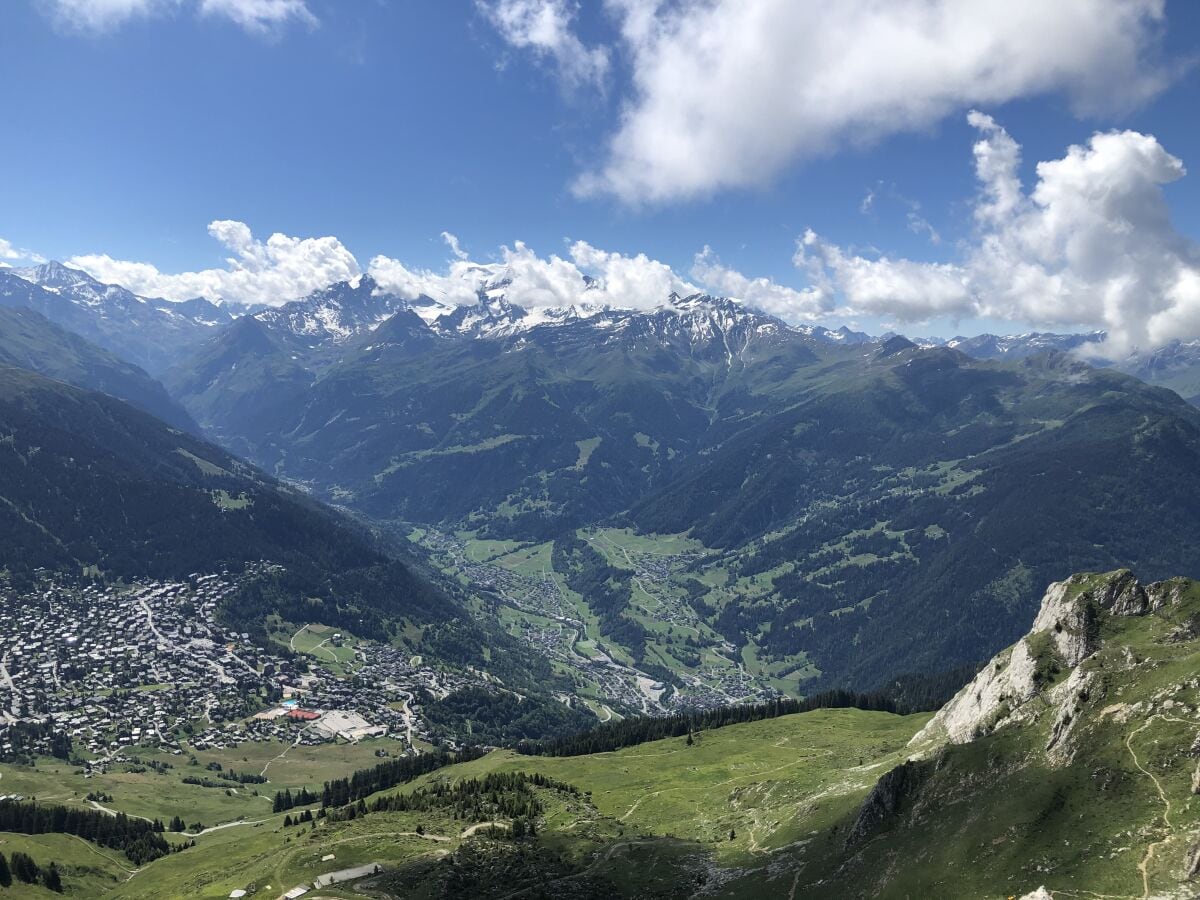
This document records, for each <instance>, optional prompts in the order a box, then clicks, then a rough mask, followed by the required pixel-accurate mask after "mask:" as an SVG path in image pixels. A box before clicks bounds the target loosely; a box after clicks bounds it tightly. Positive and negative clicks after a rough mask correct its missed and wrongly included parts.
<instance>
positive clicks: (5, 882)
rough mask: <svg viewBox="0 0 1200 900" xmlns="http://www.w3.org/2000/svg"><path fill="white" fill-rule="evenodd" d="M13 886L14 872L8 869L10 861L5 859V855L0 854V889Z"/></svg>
mask: <svg viewBox="0 0 1200 900" xmlns="http://www.w3.org/2000/svg"><path fill="white" fill-rule="evenodd" d="M11 886H12V870H11V869H9V867H8V860H7V859H5V858H4V854H3V853H0V888H6V887H11Z"/></svg>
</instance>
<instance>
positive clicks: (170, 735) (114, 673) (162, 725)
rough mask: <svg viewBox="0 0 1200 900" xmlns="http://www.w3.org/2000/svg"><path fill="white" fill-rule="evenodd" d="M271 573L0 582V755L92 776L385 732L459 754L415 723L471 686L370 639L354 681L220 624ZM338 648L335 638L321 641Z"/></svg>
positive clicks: (358, 653)
mask: <svg viewBox="0 0 1200 900" xmlns="http://www.w3.org/2000/svg"><path fill="white" fill-rule="evenodd" d="M267 568H269V567H268V566H266V564H260V565H259V566H257V567H250V568H249V569H248V570H247V571H246V572H244V573H237V574H231V573H228V572H224V573H221V574H195V575H192V576H190V577H189V578H188V579H187V581H186V582H164V581H146V582H138V583H134V584H130V585H124V586H116V585H102V584H92V583H88V582H84V581H79V580H71V579H65V578H63V577H62V576H50V575H45V576H44V577H43V579H42V580H41V582H40V583H39V584H38V585H37V586H36V589H34V590H32V591H26V592H17V591H14V590H12V589H10V588H7V587H5V586H4V583H3V582H0V759H3V760H8V759H12V758H13V757H14V756H18V755H22V754H23V755H25V756H33V755H37V754H53V753H55V752H57V755H63V753H64V750H65V748H67V747H69V748H70V749H71V752H72V753H73V754H74V755H75V757H76V758H78V759H79V760H80V761H81V762H83V763H84V764H85V765H86V766H88V767H89V768H97V767H103V766H104V765H105V764H106V763H108V762H109V761H110V760H112V759H114V758H116V757H118V756H119V755H120V754H122V753H124V752H127V751H128V750H129V749H130V748H137V747H157V748H160V749H162V750H163V751H165V752H169V753H175V754H181V753H183V752H184V748H185V744H186V746H187V747H188V748H190V749H191V750H217V749H224V748H230V747H236V746H238V745H239V744H241V743H244V742H246V741H272V740H275V741H284V742H288V743H295V744H317V743H322V742H325V741H333V740H348V741H357V740H361V739H363V738H367V737H376V736H385V735H386V736H389V737H391V738H394V739H395V740H397V741H399V742H401V744H402V747H403V751H402V752H406V753H416V752H418V747H419V745H420V744H421V743H422V742H424V743H425V744H426V745H428V744H430V743H434V742H440V743H442V744H444V745H447V746H451V747H453V746H454V743H455V742H454V741H453V737H452V736H435V735H433V734H431V733H430V731H429V729H428V727H427V726H426V725H424V724H423V723H422V721H421V717H420V698H421V697H424V696H433V697H436V698H441V697H444V696H446V695H448V694H449V693H452V692H453V691H456V690H458V689H460V688H462V687H465V686H468V685H470V684H474V683H478V679H472V678H471V677H469V676H463V675H459V674H456V673H450V672H444V671H439V670H435V669H434V668H432V667H430V666H428V665H425V664H423V662H422V661H421V659H420V658H419V657H411V656H409V655H408V654H406V653H404V652H402V651H401V650H399V649H397V648H394V647H391V646H388V645H384V644H379V643H375V642H370V641H354V642H353V649H352V660H353V679H351V678H350V677H347V676H346V674H345V673H344V672H337V671H334V670H333V669H332V668H326V667H325V666H322V665H321V664H320V663H319V656H320V654H319V653H317V654H315V655H314V657H311V658H310V657H307V656H304V655H301V654H296V655H294V656H291V657H288V656H286V655H285V654H283V653H282V652H281V653H273V652H270V651H268V650H265V649H263V648H262V647H259V646H256V645H255V644H254V643H253V642H251V641H250V635H249V634H246V633H238V632H234V631H231V630H228V629H227V628H224V627H222V626H221V625H220V624H219V623H218V621H217V618H218V613H219V609H220V606H221V604H222V602H223V601H225V600H226V599H227V598H229V597H230V596H231V595H232V594H233V593H234V592H236V591H237V590H238V587H239V584H240V583H241V582H242V581H243V580H244V579H247V578H252V577H255V575H257V574H260V573H261V572H263V571H265V570H266V569H267ZM307 627H308V626H305V628H307ZM303 630H304V629H301V631H303ZM342 641H343V636H342V635H340V634H337V633H336V632H332V631H330V638H329V639H327V640H326V641H322V642H321V644H331V645H333V646H335V647H336V645H337V644H339V643H341V642H342ZM280 649H281V650H282V648H280ZM318 649H320V647H319V645H318ZM331 656H332V654H331ZM68 742H69V743H68Z"/></svg>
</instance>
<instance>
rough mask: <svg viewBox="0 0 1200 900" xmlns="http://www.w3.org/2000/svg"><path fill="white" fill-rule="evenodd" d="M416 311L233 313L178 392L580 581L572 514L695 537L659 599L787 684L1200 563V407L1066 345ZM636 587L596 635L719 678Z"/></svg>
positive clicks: (224, 424)
mask: <svg viewBox="0 0 1200 900" xmlns="http://www.w3.org/2000/svg"><path fill="white" fill-rule="evenodd" d="M502 299H503V298H494V302H493V307H494V309H493V311H494V312H497V313H500V312H504V310H505V309H508V313H506V315H510V317H512V316H515V313H513V311H512V309H511V308H507V307H505V306H504V305H503V304H502V303H501V302H500V300H502ZM402 312H405V313H406V314H405V315H401V314H400V313H398V314H397V315H400V316H401V318H399V319H396V320H394V321H392V322H390V323H389V325H388V327H387V329H386V330H383V332H382V334H381V335H378V336H377V334H376V332H364V333H362V334H360V335H359V336H358V337H356V338H354V339H347V340H344V341H341V342H340V343H337V344H336V345H332V344H330V345H328V347H329V349H326V350H322V351H316V352H314V354H309V355H306V351H303V350H302V349H297V345H296V344H295V343H294V342H292V341H291V339H290V338H288V337H286V336H285V335H279V334H275V333H274V332H271V331H265V332H264V331H262V330H259V329H255V328H254V326H250V325H247V324H244V323H239V325H238V326H237V327H234V328H229V329H226V330H225V331H224V332H222V333H221V334H220V335H218V336H217V337H216V338H214V340H212V341H211V342H209V344H208V345H207V346H206V347H204V348H203V349H202V351H201V353H200V354H199V355H197V357H195V358H194V359H192V360H189V361H186V362H185V363H184V364H183V365H181V366H180V367H179V368H178V369H176V370H175V371H174V372H173V373H171V376H170V378H169V379H168V384H169V387H170V388H171V389H172V390H173V391H174V393H175V396H177V397H179V398H180V399H181V401H182V402H184V404H185V405H186V406H187V407H188V409H189V410H190V411H191V412H192V414H193V415H195V416H196V417H197V419H198V420H199V421H200V422H201V423H202V424H203V425H204V426H205V427H206V428H209V429H210V430H211V433H213V434H214V435H217V436H219V437H220V439H221V440H222V441H223V442H224V443H225V444H226V445H227V446H230V447H233V448H235V449H236V450H237V451H238V452H240V453H242V454H244V455H246V456H247V457H248V458H250V459H252V460H253V461H255V462H256V463H258V464H260V465H262V466H264V467H266V468H267V469H268V470H269V471H271V472H273V473H275V474H276V475H280V476H284V477H287V478H289V479H293V480H295V481H297V482H300V483H303V484H304V485H306V486H307V487H309V488H311V489H312V490H313V491H315V492H316V493H317V494H318V495H319V496H323V497H326V498H328V499H331V500H335V501H336V502H338V503H342V504H346V505H347V506H350V507H352V508H354V509H355V510H357V511H358V512H360V513H362V514H365V515H367V516H369V517H371V518H373V519H375V520H377V521H380V522H384V523H389V522H390V523H393V524H394V525H395V526H396V527H398V528H401V529H404V528H405V527H406V525H405V524H404V523H417V524H421V525H433V526H436V527H438V528H441V529H445V530H447V531H464V530H465V531H468V532H470V533H471V534H472V535H473V536H474V537H476V538H479V539H488V538H491V539H505V540H516V541H524V542H530V543H533V544H539V543H549V542H554V543H555V547H556V548H557V551H561V552H557V551H556V555H555V560H557V561H558V562H561V564H563V565H565V566H567V567H568V568H567V569H566V570H564V571H559V570H558V569H557V568H556V569H555V571H556V572H558V574H560V575H562V576H563V577H564V578H568V579H573V580H575V581H578V582H579V583H580V584H583V583H584V582H585V581H586V578H585V576H584V574H583V571H584V570H580V569H579V566H580V565H581V564H582V563H581V559H582V558H581V557H579V555H578V552H577V548H576V550H571V549H570V548H571V547H572V544H571V542H570V541H569V540H567V538H568V536H569V535H572V534H574V532H575V530H576V529H589V528H594V527H596V526H600V525H605V526H613V525H620V526H629V527H632V528H633V529H635V530H636V531H637V532H638V533H639V534H642V535H646V536H647V538H646V539H647V540H650V541H658V540H660V538H659V537H658V536H670V535H682V534H686V535H687V536H688V539H689V540H692V541H695V542H696V546H697V547H699V548H702V551H697V552H703V554H705V555H704V559H703V561H702V562H699V563H688V565H691V566H692V568H691V569H690V570H689V569H687V568H686V567H682V564H681V568H679V570H678V571H676V572H674V573H673V574H671V575H670V576H669V577H666V576H662V575H659V576H657V577H659V578H661V579H663V580H662V581H661V582H660V584H661V588H660V589H661V590H663V591H666V595H665V599H664V602H669V603H671V604H672V605H673V606H675V605H677V606H678V608H679V610H680V615H682V616H683V617H684V619H682V620H681V621H687V622H688V623H690V625H689V627H692V628H697V629H700V631H701V633H702V635H703V637H702V638H700V639H699V640H700V643H701V644H702V645H704V646H709V647H713V648H719V647H721V646H722V645H724V644H725V643H728V645H729V647H731V648H733V649H735V650H737V651H738V652H740V653H741V654H742V655H743V658H748V659H749V660H750V666H751V668H752V670H753V671H755V672H756V673H757V674H758V675H759V676H760V677H762V678H767V679H772V680H771V683H772V684H773V685H775V686H777V687H780V688H781V689H784V690H789V691H795V690H810V689H811V688H812V684H813V680H814V679H816V680H817V683H820V684H824V685H853V686H856V687H858V688H869V687H873V686H874V685H876V684H877V683H879V682H880V681H882V680H883V679H886V678H888V677H890V676H892V675H896V674H898V673H901V672H912V671H938V670H940V669H943V668H953V667H955V666H958V665H961V664H966V663H972V662H977V661H978V660H979V659H982V658H985V657H986V656H987V655H989V654H990V653H992V652H994V651H995V650H996V649H997V648H998V647H1000V646H1002V645H1003V644H1005V643H1006V642H1008V641H1009V640H1011V639H1012V638H1013V637H1015V636H1016V635H1017V634H1018V633H1019V631H1020V629H1021V628H1022V625H1023V622H1024V621H1025V620H1026V618H1027V616H1028V615H1029V613H1030V611H1031V610H1032V609H1033V608H1034V606H1035V605H1036V602H1037V599H1038V597H1037V593H1036V585H1038V584H1043V583H1046V582H1048V581H1051V580H1053V579H1055V578H1058V577H1062V575H1063V574H1064V568H1066V569H1068V570H1074V569H1079V568H1091V569H1107V568H1114V567H1116V566H1119V565H1126V564H1132V565H1137V566H1138V567H1139V568H1141V569H1142V570H1143V571H1146V572H1147V573H1149V574H1150V575H1151V576H1152V577H1158V576H1161V575H1165V574H1167V573H1169V572H1176V571H1188V570H1189V567H1190V566H1191V564H1192V562H1191V556H1190V549H1189V544H1188V541H1187V540H1186V538H1185V537H1184V536H1185V535H1187V534H1189V533H1191V531H1192V530H1194V529H1197V528H1200V412H1198V411H1197V410H1195V409H1194V408H1192V407H1189V406H1188V405H1187V404H1185V403H1183V402H1182V401H1181V400H1180V399H1179V398H1178V397H1177V396H1176V395H1174V394H1172V393H1170V392H1167V391H1163V390H1160V389H1156V388H1153V387H1148V386H1147V385H1145V384H1143V383H1141V382H1139V381H1137V380H1136V379H1133V378H1130V377H1128V376H1125V375H1122V374H1120V373H1117V372H1114V371H1111V370H1104V369H1097V368H1094V367H1092V366H1089V365H1087V364H1085V363H1082V362H1079V361H1077V360H1075V359H1073V358H1072V357H1071V356H1069V355H1067V354H1063V353H1055V352H1050V353H1045V352H1044V353H1041V354H1035V355H1032V356H1029V357H1026V358H1024V359H1016V360H1013V361H985V360H976V359H972V358H970V357H969V356H967V355H965V354H964V353H961V352H958V351H956V350H953V349H950V348H947V347H934V348H929V347H918V346H917V345H916V344H914V343H913V342H912V341H909V340H907V339H905V338H902V337H899V336H895V337H892V338H889V339H888V340H885V341H882V342H866V341H859V340H857V339H856V338H853V337H846V336H844V337H843V338H842V339H840V340H837V339H830V338H829V336H828V335H825V334H818V333H815V332H814V331H813V330H811V329H806V330H802V329H794V328H789V327H788V326H786V325H785V324H784V323H782V322H780V321H779V320H777V319H774V318H772V317H770V316H765V315H762V314H759V313H756V312H754V311H753V310H750V309H747V308H746V307H744V306H742V305H741V304H738V303H736V302H733V301H728V300H721V299H719V298H712V297H706V296H695V297H677V296H674V297H671V298H669V299H668V300H667V301H666V302H665V303H664V304H663V305H662V306H660V307H659V308H657V309H652V310H648V311H632V310H614V309H604V310H599V311H595V312H593V313H592V314H591V315H588V316H586V317H582V316H581V317H575V318H567V319H563V320H561V321H555V322H544V323H542V324H537V325H533V326H531V327H522V328H521V329H520V330H518V331H516V332H514V333H503V332H502V331H501V330H500V328H499V326H498V327H497V328H496V329H494V330H493V331H491V332H490V334H489V335H488V336H487V337H486V339H480V338H477V337H475V336H473V335H474V332H472V333H471V334H457V333H451V332H453V331H454V330H453V329H451V330H450V331H446V330H444V329H443V330H442V332H441V333H440V334H439V333H436V332H438V329H437V327H436V321H435V325H434V327H433V328H431V329H430V331H431V332H433V333H432V335H431V334H430V333H426V331H425V330H424V329H423V328H422V323H423V322H425V321H426V320H425V319H423V318H422V317H420V316H418V315H416V314H414V313H412V312H408V311H402ZM523 318H524V317H516V319H517V320H521V319H523ZM464 321H465V319H464ZM496 321H497V322H498V321H499V319H497V320H496ZM510 324H511V322H510ZM382 328H383V326H377V330H379V329H382ZM393 329H396V330H398V331H399V335H398V337H397V335H395V334H394V333H393V332H392V330H393ZM243 341H244V342H246V344H247V345H248V346H247V347H244V348H243V347H242V346H241V343H242V342H243ZM1117 506H1120V507H1121V508H1122V509H1123V510H1124V514H1123V515H1122V516H1119V517H1116V516H1105V517H1102V518H1099V519H1098V518H1097V510H1108V509H1110V508H1116V507H1117ZM662 539H663V540H666V538H665V537H664V538H662ZM579 552H581V551H579ZM662 552H664V553H666V552H667V551H666V550H663V551H662ZM548 555H549V554H548ZM570 560H573V562H572V561H570ZM610 564H612V565H616V566H625V565H627V562H626V560H625V559H624V557H622V556H621V555H620V554H617V555H616V556H615V557H614V558H612V559H610ZM555 565H557V563H555ZM589 565H590V564H589ZM631 565H632V564H631ZM634 568H636V566H634ZM464 577H465V576H464ZM647 577H649V576H644V575H639V576H638V578H639V583H641V584H643V585H644V584H645V583H646V581H645V578H647ZM697 579H700V580H699V581H697ZM634 588H636V584H633V583H627V584H626V585H625V587H622V588H621V589H620V591H623V592H627V593H628V592H632V591H634ZM589 590H590V589H589ZM632 597H633V594H632V593H630V596H629V598H627V599H626V600H625V601H624V602H618V603H617V607H613V606H612V604H611V602H610V601H611V600H612V598H609V599H607V600H602V599H600V598H599V595H596V596H589V597H588V598H587V600H588V602H589V603H593V604H594V609H593V612H595V613H596V614H597V615H603V620H602V623H601V624H600V625H599V626H598V627H599V629H600V630H599V635H600V636H606V637H607V639H608V640H610V641H612V642H613V643H614V644H615V645H616V649H617V650H618V651H619V652H625V651H628V654H627V656H626V657H625V658H627V659H631V660H634V661H637V660H638V659H642V660H643V662H644V663H645V664H646V665H647V666H650V667H652V668H654V671H656V672H660V673H661V672H662V671H663V670H669V671H673V672H676V673H681V674H680V675H679V677H681V678H683V677H685V676H686V677H687V678H694V677H699V676H700V675H701V671H700V669H698V668H697V667H696V666H695V660H696V656H695V654H696V649H695V647H693V646H690V645H688V644H687V643H686V641H685V640H684V637H683V636H682V635H679V636H668V637H666V638H663V639H661V640H660V641H659V642H658V643H657V644H654V643H653V642H652V643H650V644H647V643H645V640H644V634H645V633H647V632H653V631H654V630H655V629H656V627H657V626H656V622H655V619H656V617H655V615H654V614H652V613H651V612H648V611H647V609H646V608H644V606H639V604H637V603H635V602H633V600H632ZM614 608H615V609H617V610H618V614H616V615H615V616H614V615H613V609H614ZM601 610H603V612H601ZM631 623H632V624H631ZM931 623H953V627H938V628H936V629H934V628H933V627H932V626H931ZM626 626H629V627H626ZM622 647H623V648H624V650H621V648H622ZM723 652H725V651H723Z"/></svg>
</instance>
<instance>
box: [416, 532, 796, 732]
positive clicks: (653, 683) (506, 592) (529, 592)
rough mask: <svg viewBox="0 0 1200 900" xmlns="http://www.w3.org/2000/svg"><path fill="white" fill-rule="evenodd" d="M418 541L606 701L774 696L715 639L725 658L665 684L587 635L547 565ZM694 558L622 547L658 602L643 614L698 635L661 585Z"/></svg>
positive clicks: (693, 618)
mask: <svg viewBox="0 0 1200 900" xmlns="http://www.w3.org/2000/svg"><path fill="white" fill-rule="evenodd" d="M420 543H421V545H422V546H423V547H424V548H425V549H426V550H427V551H429V552H430V553H432V554H433V556H434V557H435V558H436V559H438V560H439V561H440V562H441V564H442V565H443V566H445V567H446V568H447V569H448V570H449V571H452V572H455V573H457V574H459V575H461V576H462V577H463V578H464V579H465V580H466V581H467V583H468V584H470V586H471V587H472V588H473V589H474V590H475V592H476V593H477V594H478V595H479V596H480V597H482V598H485V600H486V601H487V602H489V603H490V604H492V605H494V606H498V607H507V608H508V609H509V610H511V611H513V612H515V613H516V614H517V615H516V616H515V617H514V618H515V622H514V623H513V624H512V625H510V631H511V632H512V633H513V634H514V635H515V636H517V637H519V638H520V639H521V640H523V641H525V642H526V643H527V644H528V645H529V646H531V647H532V648H534V649H535V650H537V651H538V652H539V653H541V654H543V655H544V656H546V657H547V658H549V659H552V660H554V661H555V662H556V663H559V664H560V665H562V666H564V667H565V668H567V669H569V670H571V672H572V674H573V675H574V677H575V678H576V679H577V681H578V682H579V683H580V684H583V685H591V686H592V687H593V689H594V690H595V692H596V693H597V694H598V695H599V697H600V698H601V699H602V700H603V703H604V704H605V705H611V706H612V707H615V708H618V709H622V710H625V711H627V712H628V711H635V712H639V713H643V714H651V715H653V714H661V713H664V712H671V711H675V710H680V709H710V708H714V707H717V706H722V705H725V704H729V703H748V702H760V701H763V700H769V699H771V698H773V697H776V696H779V692H778V691H777V690H776V689H775V688H773V687H772V686H771V685H770V684H769V683H767V682H766V681H765V680H764V679H757V678H754V677H753V676H751V675H750V674H749V673H748V672H747V671H746V670H745V667H744V666H742V665H740V664H738V663H737V662H735V661H734V660H735V658H736V653H737V651H736V648H734V647H733V646H732V645H731V644H729V643H728V642H727V641H720V642H719V643H717V644H715V645H714V647H713V654H712V655H713V658H714V659H720V660H723V661H724V662H726V663H727V664H725V665H713V664H709V665H707V666H705V667H703V668H702V669H700V670H699V671H697V672H696V673H695V674H692V673H689V672H686V671H683V670H682V667H680V669H679V670H678V671H677V672H676V675H677V677H678V681H679V683H680V686H679V687H675V686H668V685H666V684H664V683H663V682H662V681H660V680H658V679H657V678H655V677H652V676H650V675H647V673H645V672H642V671H640V670H639V669H637V668H635V667H634V666H630V665H626V664H625V663H623V662H621V661H620V660H619V659H618V658H616V655H615V654H614V651H613V649H612V648H611V647H609V646H607V644H606V642H605V641H604V640H603V639H600V640H595V641H588V640H587V629H586V626H585V624H584V622H583V621H582V619H581V618H580V610H579V608H578V606H576V605H575V604H574V603H572V602H571V600H570V599H568V598H567V597H566V596H565V594H564V591H563V587H562V586H561V585H560V583H559V579H558V578H557V577H555V574H554V573H553V572H552V571H547V570H545V569H543V570H542V571H541V572H540V573H537V574H533V575H530V574H523V573H521V572H518V571H515V570H514V569H512V568H508V567H506V566H503V565H499V564H497V563H496V562H492V561H479V560H476V559H473V558H472V556H471V554H470V552H469V550H468V545H467V542H466V541H465V540H464V539H463V538H462V537H460V536H458V535H456V534H453V533H448V532H441V531H438V530H436V529H433V528H425V529H423V530H422V535H421V541H420ZM699 556H700V554H698V553H696V552H695V551H689V552H686V553H679V554H675V555H665V554H664V555H659V554H652V553H636V552H634V553H629V552H624V551H623V552H622V557H623V559H624V560H625V561H626V562H627V564H628V565H629V566H630V567H632V569H633V570H634V572H635V575H634V580H635V583H636V584H637V586H638V588H639V591H640V593H641V594H642V595H643V596H644V597H645V598H648V599H650V600H651V601H653V602H654V603H655V604H657V605H656V607H655V608H654V609H653V610H652V611H649V612H648V614H649V615H651V616H652V617H653V618H655V619H657V620H658V621H659V622H661V623H663V624H666V625H667V626H668V627H673V628H679V629H681V630H682V631H683V632H685V633H686V632H689V631H690V632H692V633H698V632H697V629H696V627H695V626H696V624H697V622H698V617H697V615H696V612H695V611H694V610H693V609H692V608H691V607H690V606H688V605H687V603H686V602H685V601H683V600H682V599H680V598H679V597H677V596H676V592H673V591H671V590H670V589H668V587H667V583H668V581H669V580H670V578H671V576H672V575H674V574H677V573H678V572H680V571H682V570H683V569H684V568H685V567H686V566H687V565H688V564H689V563H692V562H694V561H695V560H697V559H698V558H699ZM494 612H495V611H494V610H493V614H494ZM601 718H602V719H603V718H604V713H603V712H602V713H601Z"/></svg>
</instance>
